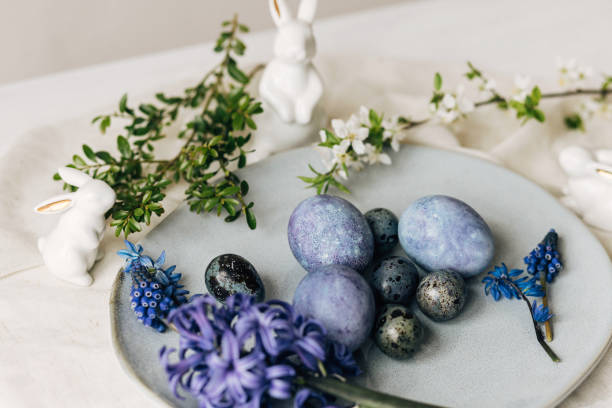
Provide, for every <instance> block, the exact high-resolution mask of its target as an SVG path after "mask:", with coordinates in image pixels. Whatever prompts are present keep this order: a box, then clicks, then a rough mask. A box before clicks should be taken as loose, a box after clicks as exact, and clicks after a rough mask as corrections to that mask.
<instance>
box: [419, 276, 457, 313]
mask: <svg viewBox="0 0 612 408" xmlns="http://www.w3.org/2000/svg"><path fill="white" fill-rule="evenodd" d="M466 297H467V289H466V286H465V281H464V280H463V278H462V277H461V275H459V274H458V273H456V272H448V271H437V272H432V273H430V274H429V275H427V276H426V277H424V278H423V279H422V280H421V283H420V284H419V287H418V288H417V294H416V298H417V303H418V305H419V308H420V309H421V310H422V311H423V313H425V314H426V315H427V316H429V317H430V318H432V319H433V320H436V321H443V320H450V319H452V318H454V317H456V316H457V315H458V314H459V313H460V312H461V310H462V309H463V305H464V304H465V299H466Z"/></svg>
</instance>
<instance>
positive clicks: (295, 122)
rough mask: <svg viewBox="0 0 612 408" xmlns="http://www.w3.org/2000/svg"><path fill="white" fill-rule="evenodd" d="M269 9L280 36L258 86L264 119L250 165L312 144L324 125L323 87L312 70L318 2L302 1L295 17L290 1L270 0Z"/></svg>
mask: <svg viewBox="0 0 612 408" xmlns="http://www.w3.org/2000/svg"><path fill="white" fill-rule="evenodd" d="M268 5H269V7H270V14H271V15H272V19H273V20H274V22H275V24H276V26H277V28H278V33H277V34H276V38H275V41H274V59H273V60H272V61H270V62H269V63H268V64H267V66H266V69H265V70H264V72H263V75H262V77H261V81H260V83H259V96H260V97H261V99H262V100H263V102H264V113H263V114H262V115H261V116H260V117H259V120H258V128H259V131H258V132H257V135H256V137H255V138H254V142H253V146H252V148H253V149H254V150H255V152H254V153H253V155H252V156H250V157H251V158H252V160H260V159H262V158H265V157H267V156H269V155H270V154H274V153H277V152H281V151H284V150H287V149H291V148H295V147H300V146H304V145H307V144H310V143H312V142H313V141H314V140H315V139H316V136H317V134H318V131H319V130H320V129H321V128H322V127H324V126H325V121H326V117H325V112H324V111H323V108H322V106H321V103H320V102H321V98H322V96H323V81H322V80H321V76H320V75H319V73H318V72H317V69H316V68H315V66H314V65H313V64H312V58H313V57H314V55H315V53H316V44H315V38H314V35H313V32H312V21H313V20H314V16H315V11H316V9H317V0H301V1H300V5H299V8H298V12H297V17H293V15H292V12H291V9H290V7H289V5H288V4H287V1H286V0H268Z"/></svg>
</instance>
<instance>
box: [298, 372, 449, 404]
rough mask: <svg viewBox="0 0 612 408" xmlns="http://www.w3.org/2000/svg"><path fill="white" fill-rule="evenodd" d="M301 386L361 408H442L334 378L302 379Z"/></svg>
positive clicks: (300, 379)
mask: <svg viewBox="0 0 612 408" xmlns="http://www.w3.org/2000/svg"><path fill="white" fill-rule="evenodd" d="M296 382H297V383H298V384H299V385H305V386H307V387H309V388H312V389H314V390H317V391H319V392H323V393H325V394H330V395H333V396H335V397H337V398H341V399H343V400H347V401H351V402H353V403H355V405H356V406H359V407H360V408H440V406H439V405H431V404H425V403H423V402H418V401H411V400H407V399H404V398H399V397H394V396H393V395H389V394H384V393H382V392H378V391H374V390H370V389H368V388H364V387H360V386H358V385H353V384H349V383H346V382H342V381H339V380H336V379H333V378H329V377H327V378H315V377H300V378H298V379H296Z"/></svg>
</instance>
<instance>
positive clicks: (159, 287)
mask: <svg viewBox="0 0 612 408" xmlns="http://www.w3.org/2000/svg"><path fill="white" fill-rule="evenodd" d="M125 245H126V249H122V250H121V251H119V252H117V254H118V255H119V256H121V257H122V258H124V259H125V260H126V265H125V268H124V272H125V273H126V274H129V275H131V277H132V289H131V291H130V299H131V307H132V310H134V313H135V314H136V317H137V318H138V320H139V321H141V322H142V323H143V324H144V325H145V326H147V327H152V328H153V329H155V330H157V331H159V332H164V331H165V330H166V324H165V323H164V321H163V319H165V318H166V317H167V316H168V313H169V312H170V311H172V310H173V309H175V308H177V307H178V306H180V305H182V304H184V303H185V302H187V296H186V295H187V294H188V293H189V291H187V290H185V289H183V285H181V284H180V283H179V281H180V280H181V274H180V273H173V272H174V270H175V269H176V266H171V267H169V268H167V269H164V268H163V266H164V263H165V262H166V254H165V252H162V254H161V255H160V257H159V258H158V259H157V260H155V261H154V260H153V259H151V258H150V257H149V256H146V255H143V254H142V252H143V248H142V246H141V245H137V246H136V245H134V244H132V243H131V242H129V241H127V240H126V241H125Z"/></svg>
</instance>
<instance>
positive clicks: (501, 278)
mask: <svg viewBox="0 0 612 408" xmlns="http://www.w3.org/2000/svg"><path fill="white" fill-rule="evenodd" d="M522 274H523V270H522V269H512V270H510V271H508V267H507V266H506V264H504V263H502V264H501V266H496V267H494V268H493V270H492V271H490V272H489V273H488V274H487V276H485V277H484V279H483V280H482V282H483V283H484V284H485V287H484V291H485V294H486V295H489V294H490V295H491V296H493V299H495V301H498V300H500V299H501V297H502V296H504V297H506V298H507V299H513V298H516V299H520V298H521V292H522V293H523V294H525V295H526V296H531V297H542V296H544V288H542V286H541V285H540V284H538V282H537V280H536V279H535V278H529V277H527V276H521V275H522Z"/></svg>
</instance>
